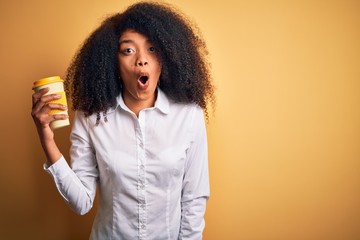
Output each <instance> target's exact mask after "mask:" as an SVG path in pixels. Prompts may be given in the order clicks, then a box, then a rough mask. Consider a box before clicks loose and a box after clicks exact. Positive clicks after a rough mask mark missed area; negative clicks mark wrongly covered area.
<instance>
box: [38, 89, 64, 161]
mask: <svg viewBox="0 0 360 240" xmlns="http://www.w3.org/2000/svg"><path fill="white" fill-rule="evenodd" d="M48 91H49V89H48V88H44V89H41V90H40V91H39V92H37V93H34V94H33V95H32V111H31V116H32V118H33V120H34V123H35V126H36V129H37V132H38V135H39V139H40V143H41V146H42V148H43V150H44V153H45V155H46V159H47V161H46V164H47V165H48V166H50V165H51V164H54V163H55V162H56V161H58V160H59V159H60V158H61V152H60V150H59V148H58V147H57V145H56V143H55V140H54V133H53V131H52V129H51V128H50V123H51V122H52V121H54V120H57V119H66V118H68V116H67V115H65V114H55V115H49V114H48V113H49V112H50V110H53V109H60V110H66V106H64V105H60V104H53V103H48V102H49V101H52V100H56V99H59V98H60V97H61V96H60V95H58V94H50V95H46V96H44V94H46V93H47V92H48Z"/></svg>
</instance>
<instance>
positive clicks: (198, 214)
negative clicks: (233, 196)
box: [179, 108, 210, 240]
mask: <svg viewBox="0 0 360 240" xmlns="http://www.w3.org/2000/svg"><path fill="white" fill-rule="evenodd" d="M192 122H193V123H194V124H193V126H192V133H193V142H192V144H191V146H190V148H189V149H188V152H187V159H186V163H185V175H184V180H183V189H182V198H181V206H182V213H181V228H180V234H179V239H181V240H182V239H202V232H203V230H204V227H205V221H204V214H205V208H206V201H207V199H208V198H209V194H210V190H209V174H208V152H207V150H208V149H207V137H206V128H205V122H204V117H203V114H202V111H201V109H199V108H197V109H196V110H195V114H194V117H193V121H192Z"/></svg>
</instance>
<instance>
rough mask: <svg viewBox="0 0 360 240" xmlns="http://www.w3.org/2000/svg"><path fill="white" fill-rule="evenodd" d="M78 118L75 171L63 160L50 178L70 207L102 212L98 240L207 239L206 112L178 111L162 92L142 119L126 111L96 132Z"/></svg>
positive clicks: (120, 107) (116, 112)
mask: <svg viewBox="0 0 360 240" xmlns="http://www.w3.org/2000/svg"><path fill="white" fill-rule="evenodd" d="M95 123H96V116H95V115H92V116H89V117H85V116H84V114H83V113H82V112H77V113H76V115H75V119H74V123H73V129H72V133H71V143H72V145H71V149H70V155H71V168H70V167H69V165H68V164H67V162H66V160H65V159H64V158H63V157H62V158H61V159H60V160H59V161H57V162H56V163H55V164H53V165H51V166H50V167H49V168H47V169H46V170H47V171H48V172H49V173H50V174H51V175H52V176H53V177H54V180H55V184H56V186H57V188H58V190H59V192H60V193H61V195H62V196H63V198H64V199H65V201H66V202H67V203H68V204H69V205H70V207H71V208H72V209H73V210H74V211H75V212H77V213H79V214H85V213H87V212H88V211H89V210H90V209H91V207H92V206H93V201H94V197H95V193H96V186H97V183H98V184H99V187H100V191H99V193H100V202H99V206H98V212H97V215H96V218H95V221H94V224H93V228H92V231H91V237H90V238H91V239H102V240H103V239H106V240H109V239H116V240H121V239H126V240H128V239H129V240H133V239H156V240H160V239H171V240H175V239H202V232H203V229H204V225H205V223H204V213H205V206H206V200H207V198H208V197H209V176H208V154H207V139H206V128H205V122H204V117H203V112H202V110H201V108H200V107H199V106H197V105H195V104H182V103H174V102H173V101H171V100H169V99H168V98H167V97H166V95H165V94H164V93H163V92H162V91H161V90H158V96H157V100H156V102H155V106H154V107H152V108H148V109H144V110H142V111H141V112H140V113H139V117H137V116H136V115H135V114H134V113H133V112H132V111H130V109H129V108H128V107H127V106H126V105H125V104H124V101H123V99H122V97H121V95H120V96H119V97H118V98H117V106H116V107H115V108H114V109H111V110H110V111H108V113H107V122H105V121H104V118H102V120H101V121H100V123H99V125H98V126H96V125H95Z"/></svg>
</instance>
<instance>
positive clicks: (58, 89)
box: [32, 76, 70, 129]
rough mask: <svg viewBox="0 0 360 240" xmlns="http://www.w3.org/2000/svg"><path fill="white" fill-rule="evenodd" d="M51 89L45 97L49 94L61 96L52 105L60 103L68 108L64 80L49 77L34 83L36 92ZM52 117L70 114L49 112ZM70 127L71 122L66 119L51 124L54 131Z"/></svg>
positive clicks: (57, 77)
mask: <svg viewBox="0 0 360 240" xmlns="http://www.w3.org/2000/svg"><path fill="white" fill-rule="evenodd" d="M46 87H48V88H49V92H47V93H46V94H45V95H48V94H59V95H61V98H60V99H56V100H53V101H51V103H59V104H62V105H66V106H67V102H66V95H65V91H64V80H62V79H61V78H60V77H59V76H53V77H47V78H42V79H39V80H37V81H35V82H34V85H33V88H32V89H33V90H34V91H35V92H38V91H40V90H41V89H43V88H46ZM49 114H50V115H53V114H68V112H67V110H65V111H63V110H57V109H55V110H51V111H50V112H49ZM68 125H70V121H69V119H65V120H55V121H52V122H51V123H50V127H51V128H52V129H57V128H61V127H65V126H68Z"/></svg>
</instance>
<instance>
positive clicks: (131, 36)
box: [119, 29, 149, 44]
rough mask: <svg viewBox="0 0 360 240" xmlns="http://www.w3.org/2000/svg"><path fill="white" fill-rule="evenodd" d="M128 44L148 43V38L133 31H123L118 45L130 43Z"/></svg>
mask: <svg viewBox="0 0 360 240" xmlns="http://www.w3.org/2000/svg"><path fill="white" fill-rule="evenodd" d="M130 42H139V43H140V42H149V38H148V37H147V36H145V35H144V34H141V33H139V32H136V31H135V30H132V29H128V30H125V31H124V32H123V33H122V34H121V35H120V38H119V43H120V44H122V43H130Z"/></svg>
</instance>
